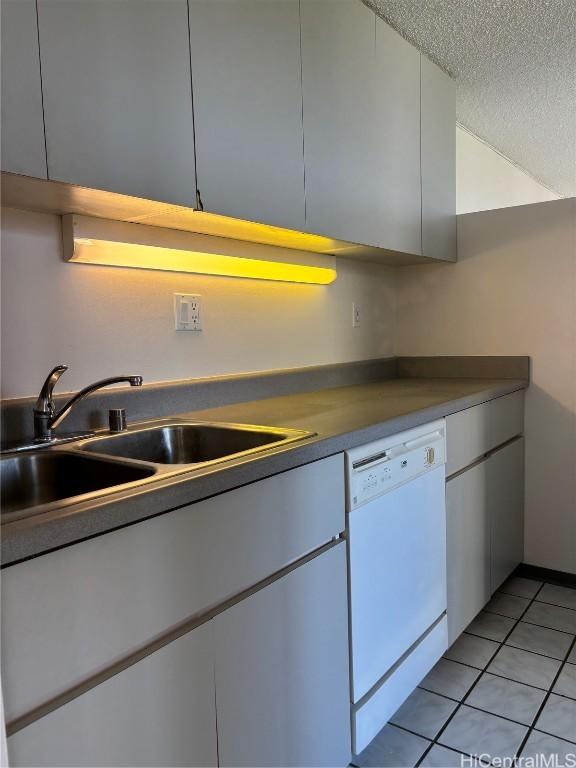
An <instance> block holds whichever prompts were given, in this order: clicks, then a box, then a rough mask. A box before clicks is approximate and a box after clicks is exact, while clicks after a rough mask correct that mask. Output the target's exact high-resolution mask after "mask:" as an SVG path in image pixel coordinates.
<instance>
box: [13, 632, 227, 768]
mask: <svg viewBox="0 0 576 768" xmlns="http://www.w3.org/2000/svg"><path fill="white" fill-rule="evenodd" d="M213 629H214V627H213V624H212V623H207V624H203V625H202V626H200V627H198V628H197V629H194V630H192V631H191V632H189V633H188V634H186V635H183V636H182V637H180V638H178V639H177V640H174V641H173V642H171V643H169V644H168V645H166V646H164V647H163V648H161V649H160V650H158V651H156V652H155V653H153V654H151V655H150V656H148V657H146V658H145V659H143V660H142V661H139V662H138V663H136V664H134V665H133V666H131V667H128V668H127V669H125V670H124V671H122V672H120V673H118V674H117V675H115V676H114V677H111V678H110V679H108V680H107V681H106V682H104V683H101V684H100V685H97V686H96V687H95V688H92V689H91V690H89V691H88V692H86V693H84V694H82V695H81V696H79V697H78V698H76V699H73V700H72V701H70V702H69V703H68V704H65V705H64V706H62V707H60V708H58V709H56V710H54V711H53V712H51V713H50V714H48V715H46V716H45V717H43V718H41V719H40V720H37V721H36V722H35V723H32V725H29V726H28V727H27V728H24V729H23V730H21V731H18V732H17V733H15V734H14V735H13V736H11V737H10V738H9V739H8V749H9V757H10V765H11V766H30V765H34V766H87V765H101V766H124V765H126V766H128V765H138V766H149V765H150V766H161V765H171V766H212V765H217V742H216V712H215V707H214V667H213V637H212V634H213Z"/></svg>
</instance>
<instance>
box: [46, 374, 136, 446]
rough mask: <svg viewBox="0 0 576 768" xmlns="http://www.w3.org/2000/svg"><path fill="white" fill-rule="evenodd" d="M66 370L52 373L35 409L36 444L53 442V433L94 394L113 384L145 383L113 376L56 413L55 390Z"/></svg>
mask: <svg viewBox="0 0 576 768" xmlns="http://www.w3.org/2000/svg"><path fill="white" fill-rule="evenodd" d="M66 370H68V368H67V366H65V365H59V366H57V367H56V368H54V370H53V371H51V372H50V374H49V375H48V378H47V379H46V381H45V382H44V385H43V387H42V390H41V392H40V395H39V397H38V400H37V401H36V406H35V408H34V439H35V441H36V442H49V441H50V440H52V439H53V435H52V431H53V430H54V429H56V427H58V426H60V424H61V423H62V422H63V421H64V419H65V418H66V416H68V414H69V413H70V411H71V410H72V409H73V408H74V406H75V405H76V404H77V403H79V402H80V401H81V400H83V399H84V398H85V397H87V396H88V395H90V394H91V393H92V392H95V391H96V390H98V389H102V388H103V387H109V386H111V385H113V384H130V386H131V387H141V386H142V383H143V379H142V376H112V377H111V378H108V379H101V380H100V381H96V382H94V384H89V385H88V386H87V387H84V389H81V390H80V392H77V393H76V394H75V395H74V396H73V397H71V398H70V400H68V402H67V403H65V404H64V405H63V406H62V408H61V409H60V410H59V411H58V413H56V412H55V411H56V408H55V405H54V399H53V390H54V386H55V384H56V382H57V381H58V379H59V378H60V376H62V374H63V373H64V371H66Z"/></svg>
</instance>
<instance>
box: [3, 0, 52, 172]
mask: <svg viewBox="0 0 576 768" xmlns="http://www.w3.org/2000/svg"><path fill="white" fill-rule="evenodd" d="M0 12H1V16H2V23H1V29H2V45H1V57H2V64H1V70H2V170H3V171H10V172H11V173H21V174H24V175H26V176H38V177H40V178H44V179H45V178H46V147H45V144H44V117H43V114H42V90H41V84H40V56H39V53H38V23H37V18H36V2H35V0H2V3H1V6H0Z"/></svg>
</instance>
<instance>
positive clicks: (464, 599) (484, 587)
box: [446, 462, 490, 644]
mask: <svg viewBox="0 0 576 768" xmlns="http://www.w3.org/2000/svg"><path fill="white" fill-rule="evenodd" d="M486 479H487V473H486V463H485V462H481V463H480V464H476V465H475V466H474V467H471V468H470V469H469V470H467V471H466V472H463V473H462V474H461V475H458V476H457V477H454V478H452V480H449V481H448V482H447V483H446V557H447V576H448V578H447V585H448V642H449V643H450V644H452V643H453V642H454V640H456V638H457V637H458V635H459V634H460V633H461V632H462V630H463V629H465V628H466V627H467V625H468V624H469V623H470V622H471V621H472V619H473V618H474V616H476V614H477V613H478V611H480V610H482V608H483V607H484V605H485V604H486V603H487V602H488V600H489V599H490V519H489V515H488V504H487V498H486Z"/></svg>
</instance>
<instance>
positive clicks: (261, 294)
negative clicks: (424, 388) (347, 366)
mask: <svg viewBox="0 0 576 768" xmlns="http://www.w3.org/2000/svg"><path fill="white" fill-rule="evenodd" d="M3 213H5V218H4V220H3V226H2V391H3V396H4V397H17V396H25V395H34V394H37V392H38V390H39V388H40V385H41V383H42V380H43V378H44V376H45V375H46V373H47V372H48V371H49V370H50V368H51V367H52V366H54V365H55V364H57V363H66V364H68V365H69V366H70V370H69V371H68V372H67V373H66V375H65V379H62V382H61V384H60V385H59V389H62V390H74V389H78V388H80V387H82V386H84V385H85V384H87V383H89V382H91V381H94V380H95V379H98V378H101V377H103V376H110V375H114V374H119V373H125V372H128V373H141V374H142V375H143V376H144V379H145V381H147V382H152V381H163V380H167V379H178V378H188V377H195V376H210V375H216V374H222V373H236V372H242V371H254V370H263V369H269V368H290V367H297V366H305V365H316V364H322V363H334V362H346V361H351V360H362V359H366V358H370V357H378V356H382V355H389V354H392V349H393V330H394V329H393V324H394V282H393V272H392V270H391V269H390V268H386V267H382V266H378V265H372V264H355V263H353V262H350V261H344V260H339V261H338V279H337V280H336V282H335V283H333V284H332V285H330V286H308V285H294V284H282V283H273V282H265V281H261V280H239V279H234V278H213V277H205V276H199V275H185V274H175V273H169V272H149V271H145V270H136V269H121V268H112V267H100V266H92V265H87V264H69V263H65V262H63V261H62V255H61V235H60V224H59V219H58V218H57V217H56V216H50V215H46V214H33V213H25V212H23V211H11V210H6V211H3ZM246 247H247V248H249V247H250V246H249V245H247V246H246ZM175 292H178V293H199V294H201V295H202V300H203V312H204V330H203V331H202V333H198V334H196V333H190V332H176V331H175V330H174V317H173V297H172V294H173V293H175ZM353 301H356V302H358V303H359V304H360V307H361V311H362V322H361V326H360V327H359V328H352V302H353Z"/></svg>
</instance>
